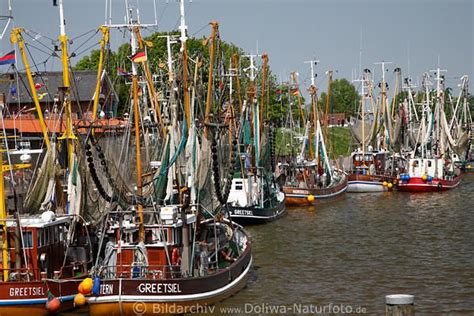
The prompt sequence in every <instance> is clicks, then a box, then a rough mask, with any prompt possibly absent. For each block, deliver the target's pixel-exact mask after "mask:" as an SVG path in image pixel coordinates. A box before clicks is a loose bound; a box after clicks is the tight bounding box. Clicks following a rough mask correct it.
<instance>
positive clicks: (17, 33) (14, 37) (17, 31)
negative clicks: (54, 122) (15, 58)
mask: <svg viewBox="0 0 474 316" xmlns="http://www.w3.org/2000/svg"><path fill="white" fill-rule="evenodd" d="M22 31H23V29H21V28H14V29H12V32H11V35H10V42H11V43H12V44H15V43H16V44H18V48H19V49H20V53H21V59H22V61H23V67H25V72H26V77H27V79H28V85H29V86H30V90H31V96H32V98H33V102H34V104H35V108H36V113H37V115H38V120H39V122H40V126H41V132H42V133H43V138H44V142H45V144H46V148H47V149H50V148H51V145H50V142H49V136H48V128H47V127H46V123H45V121H44V117H43V111H42V110H41V105H40V103H39V99H38V93H37V91H36V88H35V83H34V81H33V75H32V74H31V69H30V65H29V63H28V58H27V57H26V52H25V42H24V40H23V37H22V35H21V32H22Z"/></svg>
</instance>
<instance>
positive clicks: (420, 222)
mask: <svg viewBox="0 0 474 316" xmlns="http://www.w3.org/2000/svg"><path fill="white" fill-rule="evenodd" d="M473 197H474V175H473V174H470V175H466V176H465V177H464V179H463V181H462V183H461V185H460V186H459V187H458V188H456V189H454V190H451V191H447V192H443V193H425V194H409V193H400V192H386V193H382V194H346V198H345V199H342V200H339V201H336V202H334V203H330V204H326V205H321V206H319V207H314V208H290V209H288V212H287V215H286V216H285V217H284V218H282V219H281V220H279V221H276V222H273V223H270V224H267V225H262V226H254V227H249V228H248V231H249V232H250V233H251V235H252V238H253V253H254V269H253V272H252V275H251V278H250V280H249V282H248V286H247V287H246V288H245V289H244V290H243V291H241V292H240V293H239V294H237V295H235V296H234V297H232V298H230V299H228V300H226V301H224V302H222V303H220V304H219V305H218V306H217V308H232V307H235V308H239V309H241V310H242V313H244V312H245V311H247V312H250V311H252V313H251V314H259V313H261V314H264V313H265V312H270V313H271V311H272V309H271V308H274V309H273V310H275V309H276V308H280V309H279V310H280V311H283V310H285V309H284V308H286V311H287V312H290V314H297V311H298V309H297V308H302V307H306V308H307V310H308V309H309V308H311V307H312V308H313V309H314V310H316V311H322V310H323V309H324V308H326V309H325V311H326V313H329V312H330V311H332V312H337V311H338V310H337V309H334V306H337V307H338V308H345V309H346V311H352V313H356V312H365V313H367V314H383V313H384V311H385V301H384V298H385V295H388V294H397V293H404V294H413V295H415V307H416V313H417V314H430V315H432V314H450V315H458V314H469V315H472V314H474V262H473V259H472V254H473V253H474V229H473V227H474V203H473V202H472V198H473ZM281 308H283V309H281ZM317 308H319V309H317ZM331 308H333V309H331ZM292 311H293V312H292ZM341 312H343V310H341ZM326 313H324V314H326Z"/></svg>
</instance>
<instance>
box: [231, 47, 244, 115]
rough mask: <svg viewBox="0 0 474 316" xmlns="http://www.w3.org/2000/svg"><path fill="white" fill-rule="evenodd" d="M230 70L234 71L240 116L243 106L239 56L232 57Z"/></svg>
mask: <svg viewBox="0 0 474 316" xmlns="http://www.w3.org/2000/svg"><path fill="white" fill-rule="evenodd" d="M232 68H233V69H234V71H235V74H236V76H235V86H236V93H237V97H238V99H239V111H240V112H239V113H241V114H242V108H243V104H242V95H241V94H240V77H239V76H238V74H239V54H234V55H232ZM242 123H243V122H240V124H242Z"/></svg>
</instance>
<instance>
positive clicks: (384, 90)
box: [374, 60, 392, 149]
mask: <svg viewBox="0 0 474 316" xmlns="http://www.w3.org/2000/svg"><path fill="white" fill-rule="evenodd" d="M388 64H392V62H391V61H383V60H382V61H381V62H377V63H374V65H381V67H382V87H381V88H382V92H381V94H382V99H381V102H382V117H383V118H384V117H386V116H385V115H387V117H388V118H387V119H389V118H390V112H389V110H388V109H386V101H387V83H386V81H385V71H386V69H385V65H388ZM385 131H387V126H386V124H385ZM383 147H384V148H382V149H385V137H384V141H383Z"/></svg>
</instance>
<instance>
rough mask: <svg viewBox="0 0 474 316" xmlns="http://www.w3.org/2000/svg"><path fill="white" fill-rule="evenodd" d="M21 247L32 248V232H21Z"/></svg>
mask: <svg viewBox="0 0 474 316" xmlns="http://www.w3.org/2000/svg"><path fill="white" fill-rule="evenodd" d="M23 246H24V247H25V248H32V247H33V232H23Z"/></svg>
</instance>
